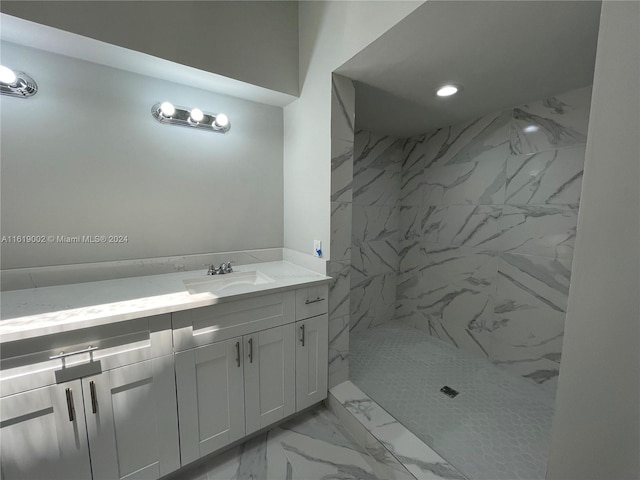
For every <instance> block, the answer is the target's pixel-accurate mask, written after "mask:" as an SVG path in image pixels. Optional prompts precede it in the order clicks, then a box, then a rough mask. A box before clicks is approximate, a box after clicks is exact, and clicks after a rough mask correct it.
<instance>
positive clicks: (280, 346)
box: [243, 323, 296, 435]
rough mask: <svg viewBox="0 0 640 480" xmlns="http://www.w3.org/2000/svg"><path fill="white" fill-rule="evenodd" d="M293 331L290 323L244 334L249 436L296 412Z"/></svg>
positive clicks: (293, 328)
mask: <svg viewBox="0 0 640 480" xmlns="http://www.w3.org/2000/svg"><path fill="white" fill-rule="evenodd" d="M294 330H295V326H294V324H293V323H290V324H287V325H282V326H281V327H276V328H270V329H268V330H263V331H261V332H256V333H254V334H251V335H245V336H244V337H243V339H244V385H245V387H244V392H245V405H246V411H245V418H246V431H247V435H249V434H250V433H253V432H255V431H257V430H260V429H261V428H264V427H266V426H267V425H270V424H272V423H274V422H277V421H278V420H280V419H282V418H284V417H286V416H288V415H291V414H292V413H295V408H296V406H295V403H296V399H295V332H294Z"/></svg>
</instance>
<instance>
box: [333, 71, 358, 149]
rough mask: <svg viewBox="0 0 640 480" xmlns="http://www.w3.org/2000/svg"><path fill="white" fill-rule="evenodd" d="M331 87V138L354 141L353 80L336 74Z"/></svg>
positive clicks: (354, 101) (354, 97)
mask: <svg viewBox="0 0 640 480" xmlns="http://www.w3.org/2000/svg"><path fill="white" fill-rule="evenodd" d="M331 86H332V87H331V138H333V139H341V140H347V141H353V134H354V126H355V117H356V113H355V112H356V108H355V107H356V89H355V86H354V84H353V80H351V79H350V78H347V77H343V76H342V75H337V74H335V73H334V74H333V75H332V79H331Z"/></svg>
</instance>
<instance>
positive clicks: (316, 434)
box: [167, 407, 413, 480]
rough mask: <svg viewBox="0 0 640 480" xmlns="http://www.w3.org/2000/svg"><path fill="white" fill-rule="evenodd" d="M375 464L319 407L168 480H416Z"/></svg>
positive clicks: (200, 462)
mask: <svg viewBox="0 0 640 480" xmlns="http://www.w3.org/2000/svg"><path fill="white" fill-rule="evenodd" d="M389 473H390V469H389V467H388V466H387V465H386V464H384V463H381V462H379V461H377V460H376V458H374V457H373V456H371V455H370V454H369V453H368V451H367V450H366V449H365V448H363V447H362V446H361V445H359V444H358V442H356V441H354V440H353V439H352V438H350V434H349V433H348V432H347V431H346V430H345V429H344V428H343V426H342V425H341V422H340V421H339V420H338V418H336V416H335V415H334V414H332V413H331V412H330V411H329V410H327V409H326V408H325V407H318V408H316V409H314V410H312V411H310V412H308V413H305V414H303V415H300V416H298V417H295V418H293V419H291V420H289V421H286V422H285V423H283V424H281V425H279V426H277V427H275V428H273V429H271V430H269V431H268V432H266V433H262V434H260V435H258V436H256V437H254V438H251V439H249V440H247V441H246V442H244V443H242V444H240V445H238V446H236V447H233V448H231V449H229V450H227V451H225V452H223V453H222V454H218V455H215V454H214V455H213V456H210V457H207V458H205V459H203V460H201V461H199V462H197V463H195V464H194V465H191V466H187V467H186V468H182V469H180V470H179V471H177V472H175V473H173V474H171V475H170V476H169V477H167V478H168V479H169V480H247V479H264V480H326V479H330V478H331V479H339V480H353V479H363V480H386V479H389V480H412V478H413V477H411V476H410V475H409V474H408V472H406V471H405V475H404V476H403V475H402V472H400V471H397V472H396V473H394V474H393V475H390V474H389Z"/></svg>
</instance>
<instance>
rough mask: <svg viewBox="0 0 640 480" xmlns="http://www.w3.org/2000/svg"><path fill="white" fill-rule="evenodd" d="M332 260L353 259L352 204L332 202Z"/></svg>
mask: <svg viewBox="0 0 640 480" xmlns="http://www.w3.org/2000/svg"><path fill="white" fill-rule="evenodd" d="M330 221H331V243H330V247H331V260H332V261H335V262H340V261H345V260H347V261H348V260H350V259H351V222H352V204H351V203H346V202H331V220H330Z"/></svg>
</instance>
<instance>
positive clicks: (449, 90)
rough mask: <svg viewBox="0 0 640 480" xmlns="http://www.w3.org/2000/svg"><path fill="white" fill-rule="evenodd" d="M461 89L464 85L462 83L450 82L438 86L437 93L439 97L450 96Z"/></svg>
mask: <svg viewBox="0 0 640 480" xmlns="http://www.w3.org/2000/svg"><path fill="white" fill-rule="evenodd" d="M460 90H462V87H461V86H460V85H453V84H451V83H449V84H447V85H442V86H441V87H440V88H438V90H437V91H436V95H438V96H439V97H450V96H451V95H455V94H456V93H458V92H459V91H460Z"/></svg>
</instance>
